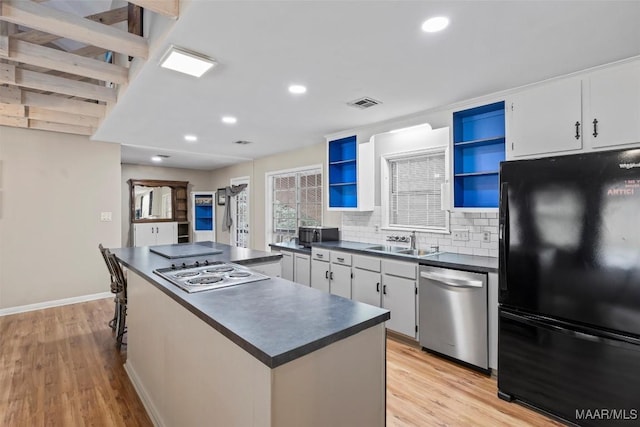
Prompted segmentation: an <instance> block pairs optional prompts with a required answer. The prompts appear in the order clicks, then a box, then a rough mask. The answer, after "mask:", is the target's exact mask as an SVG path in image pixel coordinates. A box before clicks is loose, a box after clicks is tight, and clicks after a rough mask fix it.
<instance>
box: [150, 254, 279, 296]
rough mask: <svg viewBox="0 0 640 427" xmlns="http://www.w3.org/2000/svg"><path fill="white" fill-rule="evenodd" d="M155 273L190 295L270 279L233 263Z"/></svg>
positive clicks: (177, 267) (203, 264) (199, 263)
mask: <svg viewBox="0 0 640 427" xmlns="http://www.w3.org/2000/svg"><path fill="white" fill-rule="evenodd" d="M153 272H154V273H156V274H157V275H158V276H160V277H163V278H164V279H167V280H168V281H170V282H171V283H173V284H174V285H176V286H179V287H180V288H182V289H184V290H185V291H187V292H189V293H193V292H202V291H208V290H210V289H220V288H226V287H228V286H235V285H241V284H243V283H249V282H257V281H258V280H265V279H268V278H269V276H265V275H264V274H260V273H256V272H255V271H253V270H250V269H249V268H247V267H244V266H242V265H238V264H234V263H231V262H209V261H196V262H195V263H193V264H184V263H183V264H172V265H171V267H167V268H159V269H157V270H154V271H153Z"/></svg>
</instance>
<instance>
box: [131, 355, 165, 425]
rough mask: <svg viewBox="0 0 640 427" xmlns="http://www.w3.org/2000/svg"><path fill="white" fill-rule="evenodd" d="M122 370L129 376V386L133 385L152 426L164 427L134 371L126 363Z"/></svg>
mask: <svg viewBox="0 0 640 427" xmlns="http://www.w3.org/2000/svg"><path fill="white" fill-rule="evenodd" d="M124 370H125V372H126V373H127V375H128V376H129V380H131V384H133V388H134V389H135V390H136V393H138V397H139V398H140V401H141V402H142V405H143V406H144V409H146V410H147V415H149V418H151V422H152V423H153V425H154V426H156V427H164V426H165V424H164V422H163V421H162V417H160V413H159V412H158V410H157V409H156V407H155V405H154V404H153V402H151V399H150V398H149V394H148V393H147V391H146V390H145V388H144V386H143V385H142V383H141V382H140V378H139V377H138V374H136V370H135V369H134V368H133V366H131V364H130V363H129V362H128V361H127V362H126V363H125V364H124Z"/></svg>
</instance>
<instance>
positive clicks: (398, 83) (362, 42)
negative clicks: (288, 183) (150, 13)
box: [94, 0, 640, 169]
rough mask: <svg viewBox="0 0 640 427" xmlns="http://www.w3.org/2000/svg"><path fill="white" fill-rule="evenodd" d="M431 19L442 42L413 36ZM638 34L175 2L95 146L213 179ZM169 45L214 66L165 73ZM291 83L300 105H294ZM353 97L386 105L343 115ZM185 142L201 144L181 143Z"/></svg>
mask: <svg viewBox="0 0 640 427" xmlns="http://www.w3.org/2000/svg"><path fill="white" fill-rule="evenodd" d="M435 15H446V16H448V17H449V18H450V20H451V24H450V26H449V28H447V29H446V30H445V31H443V32H441V33H436V34H427V33H424V32H422V31H421V30H420V25H421V24H422V22H423V21H424V20H425V19H426V18H428V17H431V16H435ZM145 19H146V18H145ZM639 22H640V1H635V0H633V1H206V0H192V1H187V0H182V4H181V14H180V18H179V19H178V20H177V21H175V22H171V23H170V25H171V28H170V30H169V31H168V32H167V33H166V37H165V34H163V38H162V39H159V38H157V39H153V32H152V34H151V36H150V37H151V47H152V53H151V56H150V59H149V60H148V61H147V62H146V63H145V64H144V65H142V67H141V69H140V71H139V73H138V74H137V76H136V78H135V79H134V80H133V81H132V82H131V83H130V85H129V87H128V89H127V91H126V93H125V94H124V96H122V97H121V99H120V100H119V102H118V104H117V105H116V106H115V108H114V109H113V110H112V111H111V112H110V114H109V115H108V117H107V118H106V119H105V120H104V122H103V123H102V125H101V126H100V128H99V129H98V131H97V132H96V133H95V135H94V139H96V140H101V141H111V142H119V143H121V144H123V149H122V160H123V162H125V163H138V164H150V163H151V162H150V161H149V158H150V156H151V155H153V154H168V155H170V156H171V158H169V159H166V160H165V161H164V162H163V165H164V166H174V167H191V168H198V169H214V168H217V167H221V166H224V165H227V164H231V163H234V162H241V161H246V160H247V159H253V158H259V157H263V156H266V155H269V154H274V153H278V152H282V151H287V150H292V149H296V148H299V147H302V146H305V145H310V144H315V143H318V142H322V141H323V140H324V139H323V135H325V134H329V133H333V132H337V131H341V130H345V129H350V128H354V127H359V126H363V125H367V124H371V123H375V122H379V121H383V120H388V119H392V118H396V117H401V116H404V115H408V114H412V113H416V112H419V111H424V110H428V109H431V108H435V107H439V106H444V105H448V104H451V103H453V102H457V101H462V100H465V99H469V98H473V97H476V96H480V95H485V94H489V93H492V92H496V91H499V90H503V89H508V88H512V87H517V86H521V85H524V84H528V83H533V82H536V81H540V80H543V79H546V78H550V77H554V76H558V75H563V74H566V73H570V72H573V71H578V70H582V69H585V68H589V67H592V66H596V65H600V64H604V63H608V62H612V61H615V60H619V59H623V58H628V57H631V56H635V55H640V25H639V24H638V23H639ZM152 24H153V23H152ZM170 44H175V45H178V46H181V47H185V48H188V49H191V50H194V51H197V52H200V53H203V54H205V55H208V56H211V57H214V58H216V60H217V61H218V62H219V65H218V67H216V68H214V69H213V70H212V71H210V72H209V73H207V74H205V75H204V76H203V77H202V78H200V79H196V78H193V77H189V76H186V75H181V74H179V73H176V72H173V71H170V70H165V69H162V68H160V67H159V66H158V63H159V59H160V57H161V56H162V55H163V53H164V52H165V50H166V49H167V47H168V46H169V45H170ZM291 83H302V84H305V85H306V86H307V87H308V92H307V93H306V94H304V95H299V96H293V95H291V94H289V93H288V91H287V87H288V85H289V84H291ZM362 96H369V97H373V98H375V99H377V100H380V101H382V102H383V104H382V105H378V106H375V107H372V108H369V109H365V110H359V109H354V108H353V107H349V106H347V105H346V103H347V102H348V101H351V100H354V99H356V98H359V97H362ZM223 115H233V116H236V117H237V118H238V123H237V124H235V125H231V126H230V125H225V124H223V123H221V121H220V119H221V117H222V116H223ZM187 133H189V134H195V135H197V136H198V138H199V140H198V142H196V143H188V142H185V141H184V140H183V135H185V134H187ZM237 140H248V141H252V144H248V145H237V144H234V143H233V141H237Z"/></svg>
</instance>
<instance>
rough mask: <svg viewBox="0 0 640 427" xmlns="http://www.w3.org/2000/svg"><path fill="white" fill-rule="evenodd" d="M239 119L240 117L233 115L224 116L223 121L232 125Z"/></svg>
mask: <svg viewBox="0 0 640 427" xmlns="http://www.w3.org/2000/svg"><path fill="white" fill-rule="evenodd" d="M237 121H238V119H236V118H235V117H233V116H224V117H223V118H222V123H226V124H228V125H232V124H234V123H236V122H237Z"/></svg>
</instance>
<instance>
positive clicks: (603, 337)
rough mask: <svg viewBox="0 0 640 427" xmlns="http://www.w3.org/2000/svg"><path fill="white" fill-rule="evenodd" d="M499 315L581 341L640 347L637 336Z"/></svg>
mask: <svg viewBox="0 0 640 427" xmlns="http://www.w3.org/2000/svg"><path fill="white" fill-rule="evenodd" d="M500 316H502V317H505V318H507V319H511V320H515V321H516V322H520V323H524V324H527V325H530V326H533V327H536V328H540V329H547V330H550V331H553V332H558V333H561V334H565V335H569V336H572V337H574V338H577V339H580V340H583V341H592V342H599V343H603V344H608V345H613V346H617V347H629V348H632V349H633V350H634V351H640V349H638V345H640V340H639V339H637V338H633V337H627V336H621V335H618V334H613V333H610V332H606V331H599V332H598V335H594V334H593V333H588V332H581V331H579V330H574V329H569V328H567V327H564V326H563V325H562V324H560V323H557V322H553V321H549V320H546V319H544V318H540V317H538V316H532V315H526V314H521V315H518V314H513V313H509V312H506V311H501V312H500Z"/></svg>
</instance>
